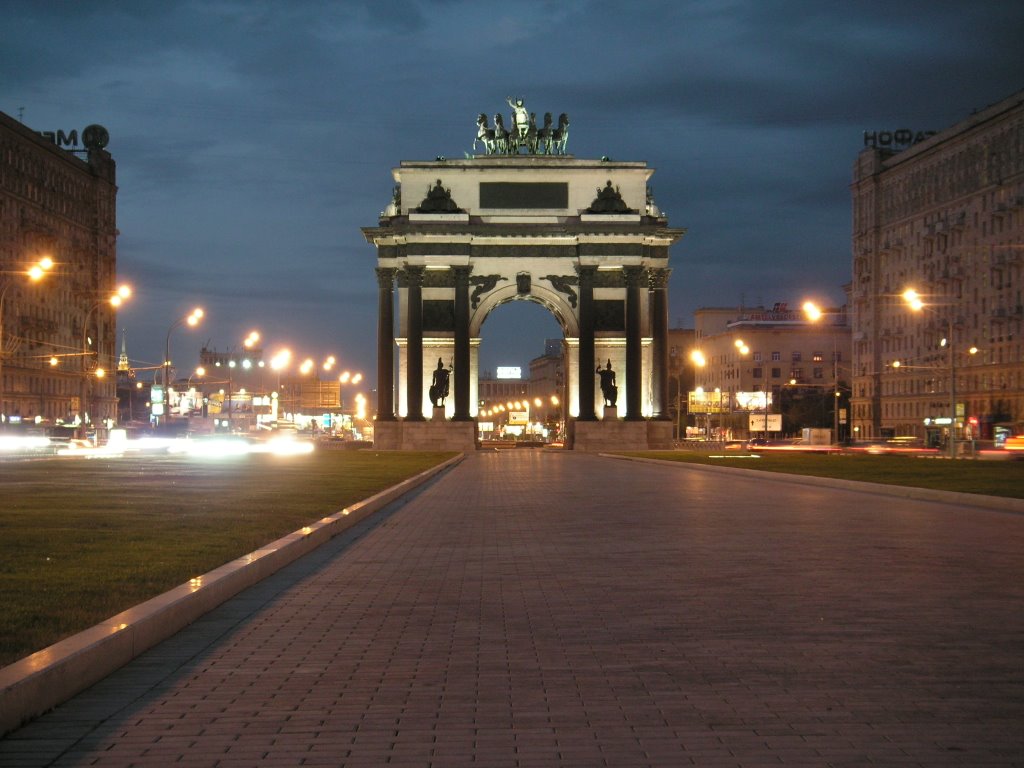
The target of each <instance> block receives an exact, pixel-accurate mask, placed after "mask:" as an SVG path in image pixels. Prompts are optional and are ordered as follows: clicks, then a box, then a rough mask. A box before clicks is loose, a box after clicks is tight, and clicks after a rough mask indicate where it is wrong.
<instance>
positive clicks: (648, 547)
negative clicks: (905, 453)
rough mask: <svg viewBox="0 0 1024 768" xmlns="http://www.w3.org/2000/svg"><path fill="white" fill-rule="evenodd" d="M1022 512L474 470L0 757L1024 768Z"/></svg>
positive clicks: (546, 469) (775, 486)
mask: <svg viewBox="0 0 1024 768" xmlns="http://www.w3.org/2000/svg"><path fill="white" fill-rule="evenodd" d="M1022 574H1024V518H1021V516H1019V515H1013V514H1004V513H1000V512H994V511H988V510H983V509H964V508H962V507H958V506H954V505H949V504H941V503H935V502H931V501H922V500H910V499H897V498H884V497H880V496H878V495H875V494H866V493H860V492H857V491H854V490H849V489H835V488H829V487H821V486H810V485H798V484H794V483H790V482H787V478H786V477H784V476H766V475H764V474H762V475H761V476H758V477H747V476H723V475H720V474H717V473H709V472H701V471H698V470H692V469H689V468H687V467H686V466H683V465H679V466H662V465H656V464H641V463H637V462H625V461H618V460H612V459H604V458H600V457H596V456H587V455H580V454H573V453H569V452H544V451H528V450H522V451H502V452H479V453H477V454H476V455H474V456H471V457H469V458H467V459H466V461H464V462H463V463H462V464H460V465H459V466H457V467H455V468H454V469H453V470H451V471H450V472H449V473H447V474H446V475H445V476H443V477H441V478H440V479H438V480H436V481H434V482H433V483H431V484H430V485H429V486H427V487H426V488H425V489H424V490H422V491H421V492H419V493H418V494H416V495H415V496H414V497H412V498H410V499H408V500H407V503H404V504H398V505H395V506H393V507H391V508H389V509H388V510H385V511H384V512H382V513H379V515H378V516H377V517H375V518H374V519H373V520H371V521H367V522H366V523H364V524H362V525H361V526H360V527H359V528H357V529H354V530H353V531H352V532H350V533H347V534H344V535H342V536H339V537H338V538H337V539H335V540H333V541H331V542H330V543H328V544H327V545H325V546H324V547H322V548H321V549H319V550H317V551H316V552H314V553H313V554H311V555H308V556H306V557H305V558H303V559H302V560H301V561H299V562H297V563H296V564H294V565H293V566H290V567H289V568H287V569H285V570H284V571H282V572H280V573H278V574H277V575H275V576H273V577H271V578H269V579H267V580H266V581H264V582H262V583H261V584H259V585H257V586H256V587H253V588H252V589H250V590H247V591H246V592H244V593H242V594H241V595H240V596H239V597H237V598H235V599H233V600H231V601H229V602H228V603H226V604H224V605H223V606H222V607H221V608H219V609H217V610H215V611H214V612H212V613H211V614H209V615H207V616H206V617H205V618H203V619H202V620H200V621H198V622H197V623H196V624H194V625H192V626H191V627H189V628H188V629H186V630H185V631H183V632H181V633H179V634H178V635H177V636H175V637H174V638H172V639H171V640H169V641H167V642H165V643H163V644H162V645H160V646H158V647H157V648H155V649H154V650H153V651H151V652H149V653H147V654H145V655H144V656H142V657H140V658H139V659H138V660H136V661H135V662H133V663H132V664H130V665H129V666H128V667H126V668H124V669H123V670H121V671H120V672H118V673H115V674H114V675H112V676H110V677H109V678H107V679H106V680H104V681H103V682H102V683H100V684H98V685H96V686H94V687H93V688H92V689H90V690H88V691H86V692H85V693H84V694H82V695H80V696H79V697H76V698H75V699H73V700H72V701H70V702H68V703H67V704H66V705H63V706H61V707H59V708H58V709H56V710H55V711H54V712H52V713H50V714H49V715H46V716H44V717H42V718H40V719H39V720H37V721H35V722H34V723H32V724H30V725H28V726H27V727H25V728H22V729H21V730H19V731H15V732H14V733H12V734H10V735H9V736H8V737H7V738H6V739H4V740H3V741H2V742H0V766H14V765H17V766H35V765H60V766H71V765H97V766H127V765H139V766H148V765H152V766H157V765H159V766H166V765H171V764H179V765H189V766H204V765H209V766H256V765H259V766H285V765H332V766H338V765H344V766H378V765H384V764H388V765H402V766H445V767H446V768H447V767H448V766H464V765H477V766H481V765H482V766H494V767H497V766H592V765H593V766H599V765H609V766H643V765H652V766H678V765H705V766H737V765H746V766H762V765H773V764H779V765H803V766H822V765H835V766H840V765H843V766H845V765H864V764H882V765H894V764H898V765H921V766H935V765H963V766H977V765H1000V766H1006V765H1024V729H1022V728H1021V727H1020V724H1021V723H1022V722H1024V666H1022V664H1021V656H1020V652H1021V647H1022V643H1024V579H1022V578H1021V576H1022Z"/></svg>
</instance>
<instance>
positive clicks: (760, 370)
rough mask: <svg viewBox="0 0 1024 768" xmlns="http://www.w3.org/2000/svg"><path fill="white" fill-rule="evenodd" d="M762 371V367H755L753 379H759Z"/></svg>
mask: <svg viewBox="0 0 1024 768" xmlns="http://www.w3.org/2000/svg"><path fill="white" fill-rule="evenodd" d="M763 371H764V369H762V368H755V369H754V378H755V379H760V378H761V375H762V373H763Z"/></svg>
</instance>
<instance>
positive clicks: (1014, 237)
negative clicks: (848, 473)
mask: <svg viewBox="0 0 1024 768" xmlns="http://www.w3.org/2000/svg"><path fill="white" fill-rule="evenodd" d="M851 189H852V204H853V283H852V291H851V303H852V315H853V328H854V346H853V365H854V376H853V400H852V410H853V426H854V430H855V431H856V433H857V435H858V436H860V437H863V438H877V437H891V436H899V435H914V436H918V437H925V438H927V439H928V440H929V442H930V443H932V444H942V443H944V442H946V441H948V440H949V438H950V428H951V425H952V424H954V423H955V427H954V428H953V430H954V431H953V436H954V437H955V439H957V440H973V439H991V438H993V437H995V436H996V434H997V432H998V431H999V428H1000V425H1014V424H1015V425H1017V429H1018V430H1019V429H1020V426H1021V422H1022V420H1024V344H1022V338H1021V322H1022V320H1024V293H1022V292H1024V285H1022V283H1021V272H1022V262H1024V91H1022V92H1019V93H1017V94H1015V95H1013V96H1011V97H1009V98H1007V99H1005V100H1003V101H1001V102H999V103H997V104H994V105H992V106H990V107H988V108H986V109H983V110H980V111H979V112H977V113H975V114H973V115H971V116H970V117H969V118H967V119H966V120H963V121H962V122H960V123H958V124H956V125H954V126H952V127H950V128H948V129H946V130H943V131H940V132H938V133H937V134H935V135H933V136H931V137H930V138H927V139H925V140H924V141H921V142H920V143H917V144H914V145H912V146H910V147H908V148H906V149H904V150H903V151H899V152H896V151H893V150H892V149H881V148H876V147H870V148H867V149H864V150H863V151H862V152H861V153H860V155H859V156H858V157H857V161H856V163H855V165H854V170H853V184H852V187H851ZM907 290H914V291H916V296H917V297H918V299H919V302H920V303H919V305H918V306H919V309H917V310H916V311H915V310H914V309H913V308H912V307H911V306H910V304H909V303H908V301H907V300H905V298H904V297H903V294H904V293H905V292H906V291H907Z"/></svg>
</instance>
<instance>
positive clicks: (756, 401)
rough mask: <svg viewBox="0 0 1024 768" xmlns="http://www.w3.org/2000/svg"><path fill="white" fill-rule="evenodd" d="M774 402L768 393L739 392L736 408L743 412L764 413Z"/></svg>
mask: <svg viewBox="0 0 1024 768" xmlns="http://www.w3.org/2000/svg"><path fill="white" fill-rule="evenodd" d="M771 402H772V400H771V397H770V396H769V395H768V393H767V392H737V393H736V407H737V408H739V409H740V410H741V411H763V410H765V409H766V408H767V407H768V406H769V405H770V404H771Z"/></svg>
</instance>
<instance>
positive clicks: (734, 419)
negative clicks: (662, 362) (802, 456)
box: [684, 303, 851, 439]
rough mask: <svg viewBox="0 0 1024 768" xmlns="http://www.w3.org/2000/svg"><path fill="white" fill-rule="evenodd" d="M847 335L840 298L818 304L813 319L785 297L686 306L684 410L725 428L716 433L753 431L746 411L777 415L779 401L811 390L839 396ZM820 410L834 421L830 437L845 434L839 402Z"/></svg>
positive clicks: (845, 381) (846, 374)
mask: <svg viewBox="0 0 1024 768" xmlns="http://www.w3.org/2000/svg"><path fill="white" fill-rule="evenodd" d="M850 338H851V336H850V324H849V320H848V313H847V310H846V307H845V306H844V307H837V308H831V309H825V310H823V311H822V313H821V317H820V319H819V320H817V321H812V320H811V319H810V318H809V317H808V316H807V315H806V313H805V312H804V311H803V310H794V309H790V308H789V306H788V305H787V304H785V303H778V304H775V305H774V306H773V307H772V308H770V309H769V308H765V307H738V308H737V307H732V308H720V307H705V308H701V309H698V310H697V311H696V312H695V313H694V340H693V351H694V352H696V354H695V355H693V356H692V357H689V360H688V361H684V362H689V363H690V364H691V365H692V366H693V372H694V379H693V380H694V384H695V386H694V391H697V392H698V397H697V398H696V401H693V402H691V403H690V411H691V413H700V414H704V415H706V416H707V417H708V419H707V420H706V423H707V424H708V425H711V426H712V428H714V429H716V430H718V431H719V433H723V432H724V433H728V434H724V435H723V436H726V437H737V438H739V437H746V436H747V435H748V434H749V433H750V432H751V431H759V430H756V429H755V430H751V428H750V424H751V423H752V422H751V421H750V415H751V414H754V415H755V416H757V415H760V416H761V417H762V418H764V420H765V422H766V423H767V422H768V421H769V420H768V418H767V417H768V415H769V414H780V415H782V414H783V413H784V411H785V410H787V409H786V407H785V405H787V404H789V405H791V404H792V403H793V402H794V401H796V400H800V399H807V398H808V397H810V396H811V395H814V394H817V396H818V399H819V401H822V400H823V401H824V402H826V403H828V396H829V395H830V394H831V393H835V392H839V393H840V396H839V397H838V398H836V399H837V400H844V398H843V396H842V395H843V392H844V391H846V392H848V391H849V381H850V366H849V360H850V343H851V342H850ZM765 393H767V397H765ZM823 396H824V397H823ZM833 396H834V395H833ZM691 400H693V398H691ZM766 400H767V402H766ZM828 405H831V403H828ZM826 416H827V417H826V418H824V419H820V421H823V422H824V424H828V423H829V422H832V424H833V428H835V426H838V427H839V429H838V434H837V435H836V436H835V439H845V438H846V437H847V430H846V429H844V426H845V423H846V418H844V416H843V412H842V408H841V407H840V408H839V410H838V411H835V410H833V408H832V407H828V409H827V415H826ZM772 421H773V422H774V421H775V420H772ZM835 422H838V425H836V424H835ZM753 423H755V424H756V419H755V420H754V422H753ZM782 424H783V421H782V420H780V421H779V429H777V430H772V431H777V432H791V431H794V430H795V428H796V427H791V428H790V429H785V428H784V427H783V426H782ZM798 426H811V425H810V424H799V425H798ZM814 426H819V424H815V425H814ZM705 431H706V430H705ZM761 431H768V430H761Z"/></svg>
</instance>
